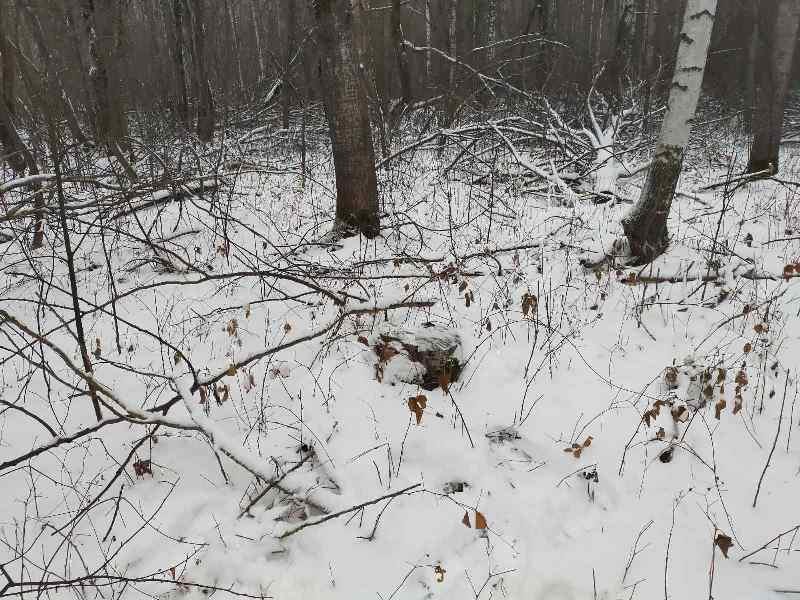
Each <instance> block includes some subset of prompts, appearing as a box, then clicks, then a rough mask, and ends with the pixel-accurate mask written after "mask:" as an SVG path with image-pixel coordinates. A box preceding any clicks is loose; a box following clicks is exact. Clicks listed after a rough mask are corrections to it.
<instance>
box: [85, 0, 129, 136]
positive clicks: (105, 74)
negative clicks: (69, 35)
mask: <svg viewBox="0 0 800 600" xmlns="http://www.w3.org/2000/svg"><path fill="white" fill-rule="evenodd" d="M101 1H102V2H104V4H103V5H102V8H103V17H104V19H103V24H102V25H103V27H102V30H99V27H98V15H97V10H96V7H95V0H81V17H82V18H83V24H84V28H85V31H86V39H87V42H88V45H89V80H90V82H91V84H92V94H93V100H94V107H93V109H94V110H93V112H94V118H95V134H96V136H97V139H98V141H100V142H101V143H103V144H105V145H106V146H108V147H109V148H111V149H112V150H115V149H116V146H118V145H124V144H125V139H126V138H127V136H128V124H127V119H126V117H125V111H124V108H123V106H122V101H121V98H120V97H119V91H120V90H117V89H112V82H111V79H110V74H109V62H110V61H111V52H112V45H113V44H114V43H116V42H115V41H114V40H116V39H117V36H116V35H115V34H114V32H112V30H113V29H115V28H114V27H113V25H112V23H111V21H115V20H116V17H114V18H112V14H113V13H115V12H116V9H115V7H114V6H113V4H112V3H111V2H109V0H101Z"/></svg>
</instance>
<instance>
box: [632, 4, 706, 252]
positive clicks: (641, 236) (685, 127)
mask: <svg viewBox="0 0 800 600" xmlns="http://www.w3.org/2000/svg"><path fill="white" fill-rule="evenodd" d="M716 8H717V2H716V0H688V2H687V5H686V12H685V14H684V18H683V30H682V31H681V34H680V41H679V43H678V54H677V58H676V61H675V74H674V76H673V80H672V86H671V88H670V95H669V104H668V107H667V114H666V116H665V117H664V122H663V124H662V126H661V135H660V137H659V140H658V144H657V145H656V149H655V153H654V155H653V160H652V162H651V164H650V168H649V169H648V171H647V179H646V180H645V184H644V187H643V188H642V192H641V195H640V196H639V201H638V202H637V203H636V205H635V206H634V207H633V208H632V209H631V211H630V212H629V213H628V214H627V215H626V216H625V218H624V219H623V221H622V226H623V229H624V231H625V236H626V237H627V241H628V245H629V248H628V252H629V261H630V262H631V263H632V264H646V263H648V262H651V261H652V260H653V259H654V258H656V257H658V256H659V255H660V254H662V253H663V252H664V250H665V249H666V247H667V245H668V235H667V217H668V216H669V212H670V208H671V206H672V197H673V195H674V194H675V187H676V186H677V183H678V178H679V177H680V174H681V168H682V165H683V156H684V150H685V148H686V144H687V143H688V141H689V133H690V131H691V123H692V119H693V118H694V115H695V111H696V109H697V101H698V99H699V98H700V91H701V88H702V84H703V74H704V73H705V68H706V62H707V59H708V47H709V44H710V42H711V32H712V30H713V27H714V17H715V12H716Z"/></svg>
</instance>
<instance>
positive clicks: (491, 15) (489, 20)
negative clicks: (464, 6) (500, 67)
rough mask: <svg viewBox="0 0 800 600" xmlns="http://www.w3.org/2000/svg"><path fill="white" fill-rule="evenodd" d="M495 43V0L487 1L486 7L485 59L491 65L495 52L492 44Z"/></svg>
mask: <svg viewBox="0 0 800 600" xmlns="http://www.w3.org/2000/svg"><path fill="white" fill-rule="evenodd" d="M496 41H497V3H496V0H489V1H488V6H487V7H486V45H487V46H489V49H488V51H487V53H486V58H487V59H488V60H489V63H490V64H491V63H493V62H494V59H495V56H496V55H497V52H496V50H495V47H494V43H495V42H496Z"/></svg>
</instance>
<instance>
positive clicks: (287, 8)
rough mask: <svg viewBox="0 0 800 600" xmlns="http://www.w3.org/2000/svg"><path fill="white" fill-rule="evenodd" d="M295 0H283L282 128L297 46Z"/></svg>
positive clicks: (286, 118) (286, 117) (286, 125)
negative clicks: (284, 25)
mask: <svg viewBox="0 0 800 600" xmlns="http://www.w3.org/2000/svg"><path fill="white" fill-rule="evenodd" d="M295 2H296V0H284V2H283V6H284V15H285V18H286V47H285V48H284V60H283V86H282V87H281V103H282V109H283V128H284V129H288V128H289V111H290V109H291V107H292V92H293V90H294V84H293V81H292V56H293V53H294V52H295V50H296V48H295V47H296V46H297V11H296V7H295Z"/></svg>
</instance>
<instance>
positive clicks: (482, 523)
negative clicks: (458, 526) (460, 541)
mask: <svg viewBox="0 0 800 600" xmlns="http://www.w3.org/2000/svg"><path fill="white" fill-rule="evenodd" d="M488 527H489V525H488V524H487V523H486V517H484V516H483V513H482V512H480V511H477V510H476V511H475V529H487V528H488Z"/></svg>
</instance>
